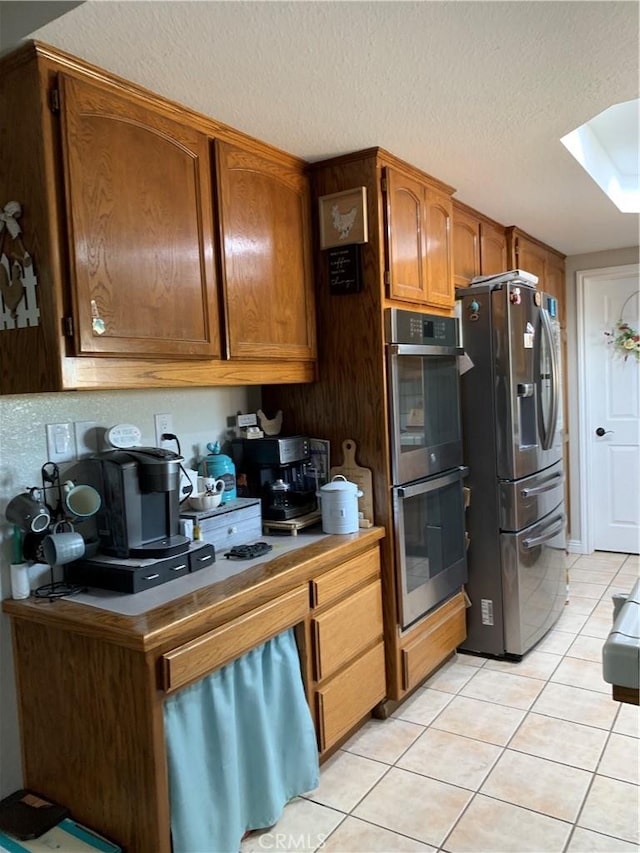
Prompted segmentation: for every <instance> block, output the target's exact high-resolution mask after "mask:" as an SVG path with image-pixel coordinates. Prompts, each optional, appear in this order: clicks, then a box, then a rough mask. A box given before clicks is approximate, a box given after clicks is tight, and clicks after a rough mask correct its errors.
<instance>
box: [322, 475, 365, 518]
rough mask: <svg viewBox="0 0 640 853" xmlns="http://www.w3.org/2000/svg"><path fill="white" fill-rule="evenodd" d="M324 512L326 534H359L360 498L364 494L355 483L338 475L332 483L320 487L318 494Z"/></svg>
mask: <svg viewBox="0 0 640 853" xmlns="http://www.w3.org/2000/svg"><path fill="white" fill-rule="evenodd" d="M317 497H318V498H320V509H321V511H322V530H323V532H324V533H357V532H358V530H359V527H360V525H359V521H358V498H361V497H362V492H361V491H360V489H358V487H357V485H356V484H355V483H351V482H349V480H347V478H346V477H343V476H342V475H341V474H337V475H336V476H335V477H333V479H332V480H331V482H330V483H326V484H325V485H324V486H321V487H320V491H319V492H318V493H317Z"/></svg>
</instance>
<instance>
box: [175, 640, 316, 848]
mask: <svg viewBox="0 0 640 853" xmlns="http://www.w3.org/2000/svg"><path fill="white" fill-rule="evenodd" d="M164 723H165V733H166V742H167V761H168V770H169V796H170V805H171V834H172V840H173V850H174V853H204V852H205V851H206V853H238V850H239V849H240V841H241V839H242V836H243V835H244V833H245V832H246V831H247V830H249V829H262V828H265V827H268V826H272V825H273V824H274V823H276V822H277V820H278V818H279V817H280V815H281V814H282V810H283V808H284V806H285V805H286V803H287V802H288V801H289V800H290V799H292V798H293V797H296V796H298V795H299V794H303V793H305V792H307V791H311V790H313V789H314V788H316V787H317V786H318V780H319V769H318V749H317V744H316V736H315V731H314V728H313V721H312V719H311V714H310V712H309V708H308V705H307V702H306V699H305V695H304V687H303V683H302V676H301V673H300V661H299V659H298V650H297V647H296V642H295V636H294V633H293V629H289V630H288V631H285V632H284V633H282V634H280V635H279V636H277V637H274V638H273V639H272V640H269V641H268V642H266V643H264V644H263V645H261V646H259V647H258V648H256V649H253V650H252V651H250V652H248V653H247V654H246V655H243V656H242V657H241V658H238V659H237V660H235V661H233V662H232V663H230V664H228V665H227V666H225V667H222V669H220V670H217V671H216V672H214V673H212V674H211V675H209V676H207V677H206V678H204V679H202V681H199V682H197V683H196V684H193V685H191V686H190V687H186V688H184V689H183V690H181V691H180V692H179V693H177V694H176V695H175V696H172V697H171V698H169V699H168V700H167V701H166V703H165V708H164Z"/></svg>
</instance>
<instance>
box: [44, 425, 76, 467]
mask: <svg viewBox="0 0 640 853" xmlns="http://www.w3.org/2000/svg"><path fill="white" fill-rule="evenodd" d="M75 458H76V440H75V434H74V430H73V424H71V423H66V424H47V459H48V461H49V462H73V460H74V459H75Z"/></svg>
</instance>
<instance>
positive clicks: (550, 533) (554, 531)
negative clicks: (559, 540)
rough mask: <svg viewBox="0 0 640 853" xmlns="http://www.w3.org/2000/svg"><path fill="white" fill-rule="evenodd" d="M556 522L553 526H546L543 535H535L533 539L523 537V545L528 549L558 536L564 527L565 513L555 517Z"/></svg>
mask: <svg viewBox="0 0 640 853" xmlns="http://www.w3.org/2000/svg"><path fill="white" fill-rule="evenodd" d="M553 521H554V522H557V524H554V526H553V527H550V528H546V530H545V532H544V533H543V534H542V535H541V536H534V537H533V538H532V539H523V540H522V547H523V548H524V549H525V550H526V551H528V550H530V549H531V548H535V547H536V545H542V544H543V543H544V542H548V541H549V540H550V539H553V537H554V536H557V535H558V533H560V531H561V530H562V529H563V528H564V523H565V517H564V515H559V516H558V517H557V518H554V519H553Z"/></svg>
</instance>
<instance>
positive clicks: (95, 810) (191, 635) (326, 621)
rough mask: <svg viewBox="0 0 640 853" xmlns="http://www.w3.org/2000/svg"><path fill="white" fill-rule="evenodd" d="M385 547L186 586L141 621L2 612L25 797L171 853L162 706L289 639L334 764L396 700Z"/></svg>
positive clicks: (302, 556) (151, 850)
mask: <svg viewBox="0 0 640 853" xmlns="http://www.w3.org/2000/svg"><path fill="white" fill-rule="evenodd" d="M383 536H384V531H383V530H382V529H381V528H379V527H376V528H371V529H370V530H366V531H361V532H359V533H355V534H345V535H342V536H325V537H322V538H321V539H320V540H319V541H317V542H314V543H312V544H309V545H307V546H303V547H301V548H300V549H297V550H296V551H291V552H288V553H286V554H283V555H281V556H279V557H275V558H274V559H271V560H269V561H268V562H265V563H262V564H261V565H259V566H255V567H253V568H250V569H247V570H245V571H244V572H242V573H241V574H238V575H236V576H234V577H231V578H228V579H227V580H223V581H217V582H216V581H214V582H212V583H211V584H210V585H208V586H205V587H203V588H202V589H199V590H197V591H195V592H190V593H187V594H182V595H180V589H181V587H180V584H181V580H180V579H179V580H176V581H173V582H172V583H173V584H175V587H174V589H175V590H176V594H177V596H179V597H176V598H175V599H174V600H171V601H169V602H167V603H165V604H163V605H160V606H157V607H155V608H154V609H152V610H147V611H145V612H141V613H139V614H138V615H136V616H125V615H122V614H119V613H114V612H113V611H108V610H105V609H102V608H101V607H94V606H92V605H89V604H83V603H80V602H78V601H74V600H72V599H70V600H59V601H55V602H53V603H51V604H46V603H45V604H43V603H42V602H41V601H38V600H36V599H26V600H22V601H14V600H12V599H7V600H6V601H4V602H3V609H4V611H5V612H7V613H8V614H9V615H10V618H11V624H12V636H13V653H14V662H15V671H16V679H17V689H18V705H19V716H20V728H21V742H22V756H23V771H24V784H25V787H27V788H30V789H32V790H35V791H37V792H39V793H40V794H42V795H43V796H45V797H48V798H50V799H52V800H54V801H56V802H60V803H63V804H64V805H66V806H67V807H68V808H70V810H71V812H72V815H73V817H74V818H75V819H76V820H78V821H80V822H82V823H84V824H86V825H87V826H90V827H92V828H93V829H95V830H96V831H98V832H101V833H103V834H105V835H106V836H108V837H110V838H113V840H114V841H116V842H118V843H119V844H121V845H122V846H123V847H124V848H125V849H126V850H127V851H130V853H170V850H171V838H170V808H169V793H168V781H167V769H166V768H167V765H166V761H167V759H166V751H165V738H164V723H163V704H164V701H165V698H166V697H167V696H168V695H171V694H172V693H173V692H174V691H177V690H180V689H181V688H183V687H186V686H187V685H189V684H192V683H194V682H196V681H198V680H199V679H201V678H203V677H204V676H205V675H208V674H209V673H211V672H213V671H215V670H216V669H218V668H219V667H222V666H224V665H225V664H227V663H229V662H230V661H232V660H234V659H235V658H237V657H239V656H240V655H242V654H244V653H245V652H246V651H248V650H249V649H251V648H254V647H256V646H258V645H259V644H261V643H263V642H265V641H266V640H268V639H270V638H271V637H274V636H276V635H277V634H279V633H280V632H282V631H284V630H286V629H287V628H290V627H293V628H294V629H295V633H296V639H297V642H298V649H299V652H300V663H301V672H302V677H303V682H304V687H305V692H306V696H307V699H308V702H309V707H310V709H311V715H312V717H313V719H314V723H315V725H316V731H317V736H318V744H319V751H320V753H321V754H323V753H327V751H328V750H330V749H331V748H332V747H335V746H336V744H338V743H339V741H340V740H341V739H342V738H344V737H345V736H346V735H347V734H348V733H349V732H351V731H353V730H354V728H355V727H357V725H358V724H359V723H361V722H363V721H364V720H365V719H366V718H367V717H368V716H369V715H370V713H371V711H372V709H373V708H374V706H375V705H376V704H377V703H378V702H379V701H380V700H381V699H383V698H384V696H385V665H384V648H383V642H382V601H381V591H380V553H379V550H380V544H379V543H380V540H381V539H382V537H383ZM301 538H302V537H301ZM205 571H209V570H205ZM211 571H215V564H214V566H213V567H212V568H211ZM184 580H188V579H187V578H185V579H184Z"/></svg>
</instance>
